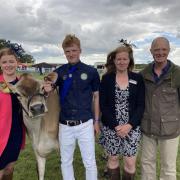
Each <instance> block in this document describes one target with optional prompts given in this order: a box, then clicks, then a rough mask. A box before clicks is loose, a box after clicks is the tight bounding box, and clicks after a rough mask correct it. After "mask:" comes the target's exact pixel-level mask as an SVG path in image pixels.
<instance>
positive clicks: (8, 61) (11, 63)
mask: <svg viewBox="0 0 180 180" xmlns="http://www.w3.org/2000/svg"><path fill="white" fill-rule="evenodd" d="M17 66H18V62H17V59H16V57H15V56H14V55H3V56H1V58H0V67H1V70H2V73H3V74H4V75H5V76H13V75H15V74H16V68H17Z"/></svg>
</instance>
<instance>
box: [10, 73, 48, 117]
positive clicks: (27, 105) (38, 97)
mask: <svg viewBox="0 0 180 180" xmlns="http://www.w3.org/2000/svg"><path fill="white" fill-rule="evenodd" d="M11 89H12V90H13V92H14V93H16V94H17V97H18V99H19V101H20V102H21V104H22V107H23V110H24V112H25V113H26V115H28V116H29V117H38V116H42V115H44V113H45V112H47V106H46V97H45V96H44V92H43V88H42V83H41V82H40V81H38V80H36V79H34V78H33V76H32V75H31V74H27V73H24V74H22V75H21V77H20V79H19V81H18V82H17V83H16V85H14V86H13V87H11Z"/></svg>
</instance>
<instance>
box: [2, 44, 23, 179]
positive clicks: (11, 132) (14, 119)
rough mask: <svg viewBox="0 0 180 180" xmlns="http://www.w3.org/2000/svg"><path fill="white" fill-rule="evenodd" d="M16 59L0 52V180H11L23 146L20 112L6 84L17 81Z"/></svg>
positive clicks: (17, 102)
mask: <svg viewBox="0 0 180 180" xmlns="http://www.w3.org/2000/svg"><path fill="white" fill-rule="evenodd" d="M17 60H18V58H17V56H16V54H15V52H14V51H13V50H11V49H10V48H4V49H1V50H0V67H1V74H0V137H1V138H0V180H11V179H12V178H13V169H14V164H15V161H16V160H17V159H18V156H19V153H20V149H21V148H22V147H23V146H24V137H25V136H24V128H23V121H22V111H21V106H20V104H19V101H18V99H17V97H16V95H14V94H12V93H11V91H10V89H9V88H8V83H11V84H15V83H16V82H17V81H18V78H17V76H16V68H17V65H18V61H17Z"/></svg>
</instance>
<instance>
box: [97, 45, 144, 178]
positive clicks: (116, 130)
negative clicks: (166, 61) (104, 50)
mask: <svg viewBox="0 0 180 180" xmlns="http://www.w3.org/2000/svg"><path fill="white" fill-rule="evenodd" d="M133 66H134V58H133V51H132V48H131V45H129V44H126V43H124V44H122V46H120V47H118V48H117V49H115V50H114V51H112V52H111V53H109V55H108V56H107V63H106V68H107V73H106V74H105V75H104V76H103V77H102V81H101V85H100V109H101V112H102V118H101V121H102V124H103V126H102V129H101V135H100V144H101V145H102V146H103V148H104V149H105V151H106V152H107V154H108V164H107V165H108V173H109V176H110V179H113V180H114V179H120V168H119V158H118V156H119V155H122V156H123V160H124V171H123V176H122V179H123V180H128V179H132V180H133V179H134V175H135V162H136V153H137V147H138V143H139V141H140V137H141V131H140V126H139V125H140V122H141V118H142V115H143V112H144V83H143V79H142V76H141V75H140V74H137V73H134V72H132V69H133Z"/></svg>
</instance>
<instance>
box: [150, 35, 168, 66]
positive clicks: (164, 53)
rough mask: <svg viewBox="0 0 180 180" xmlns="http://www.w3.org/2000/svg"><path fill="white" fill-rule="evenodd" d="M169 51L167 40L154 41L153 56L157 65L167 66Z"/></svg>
mask: <svg viewBox="0 0 180 180" xmlns="http://www.w3.org/2000/svg"><path fill="white" fill-rule="evenodd" d="M169 51H170V47H169V42H168V40H166V39H165V38H157V39H155V40H154V41H153V43H152V46H151V54H152V56H153V58H154V61H155V63H158V64H166V62H167V57H168V55H169Z"/></svg>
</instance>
